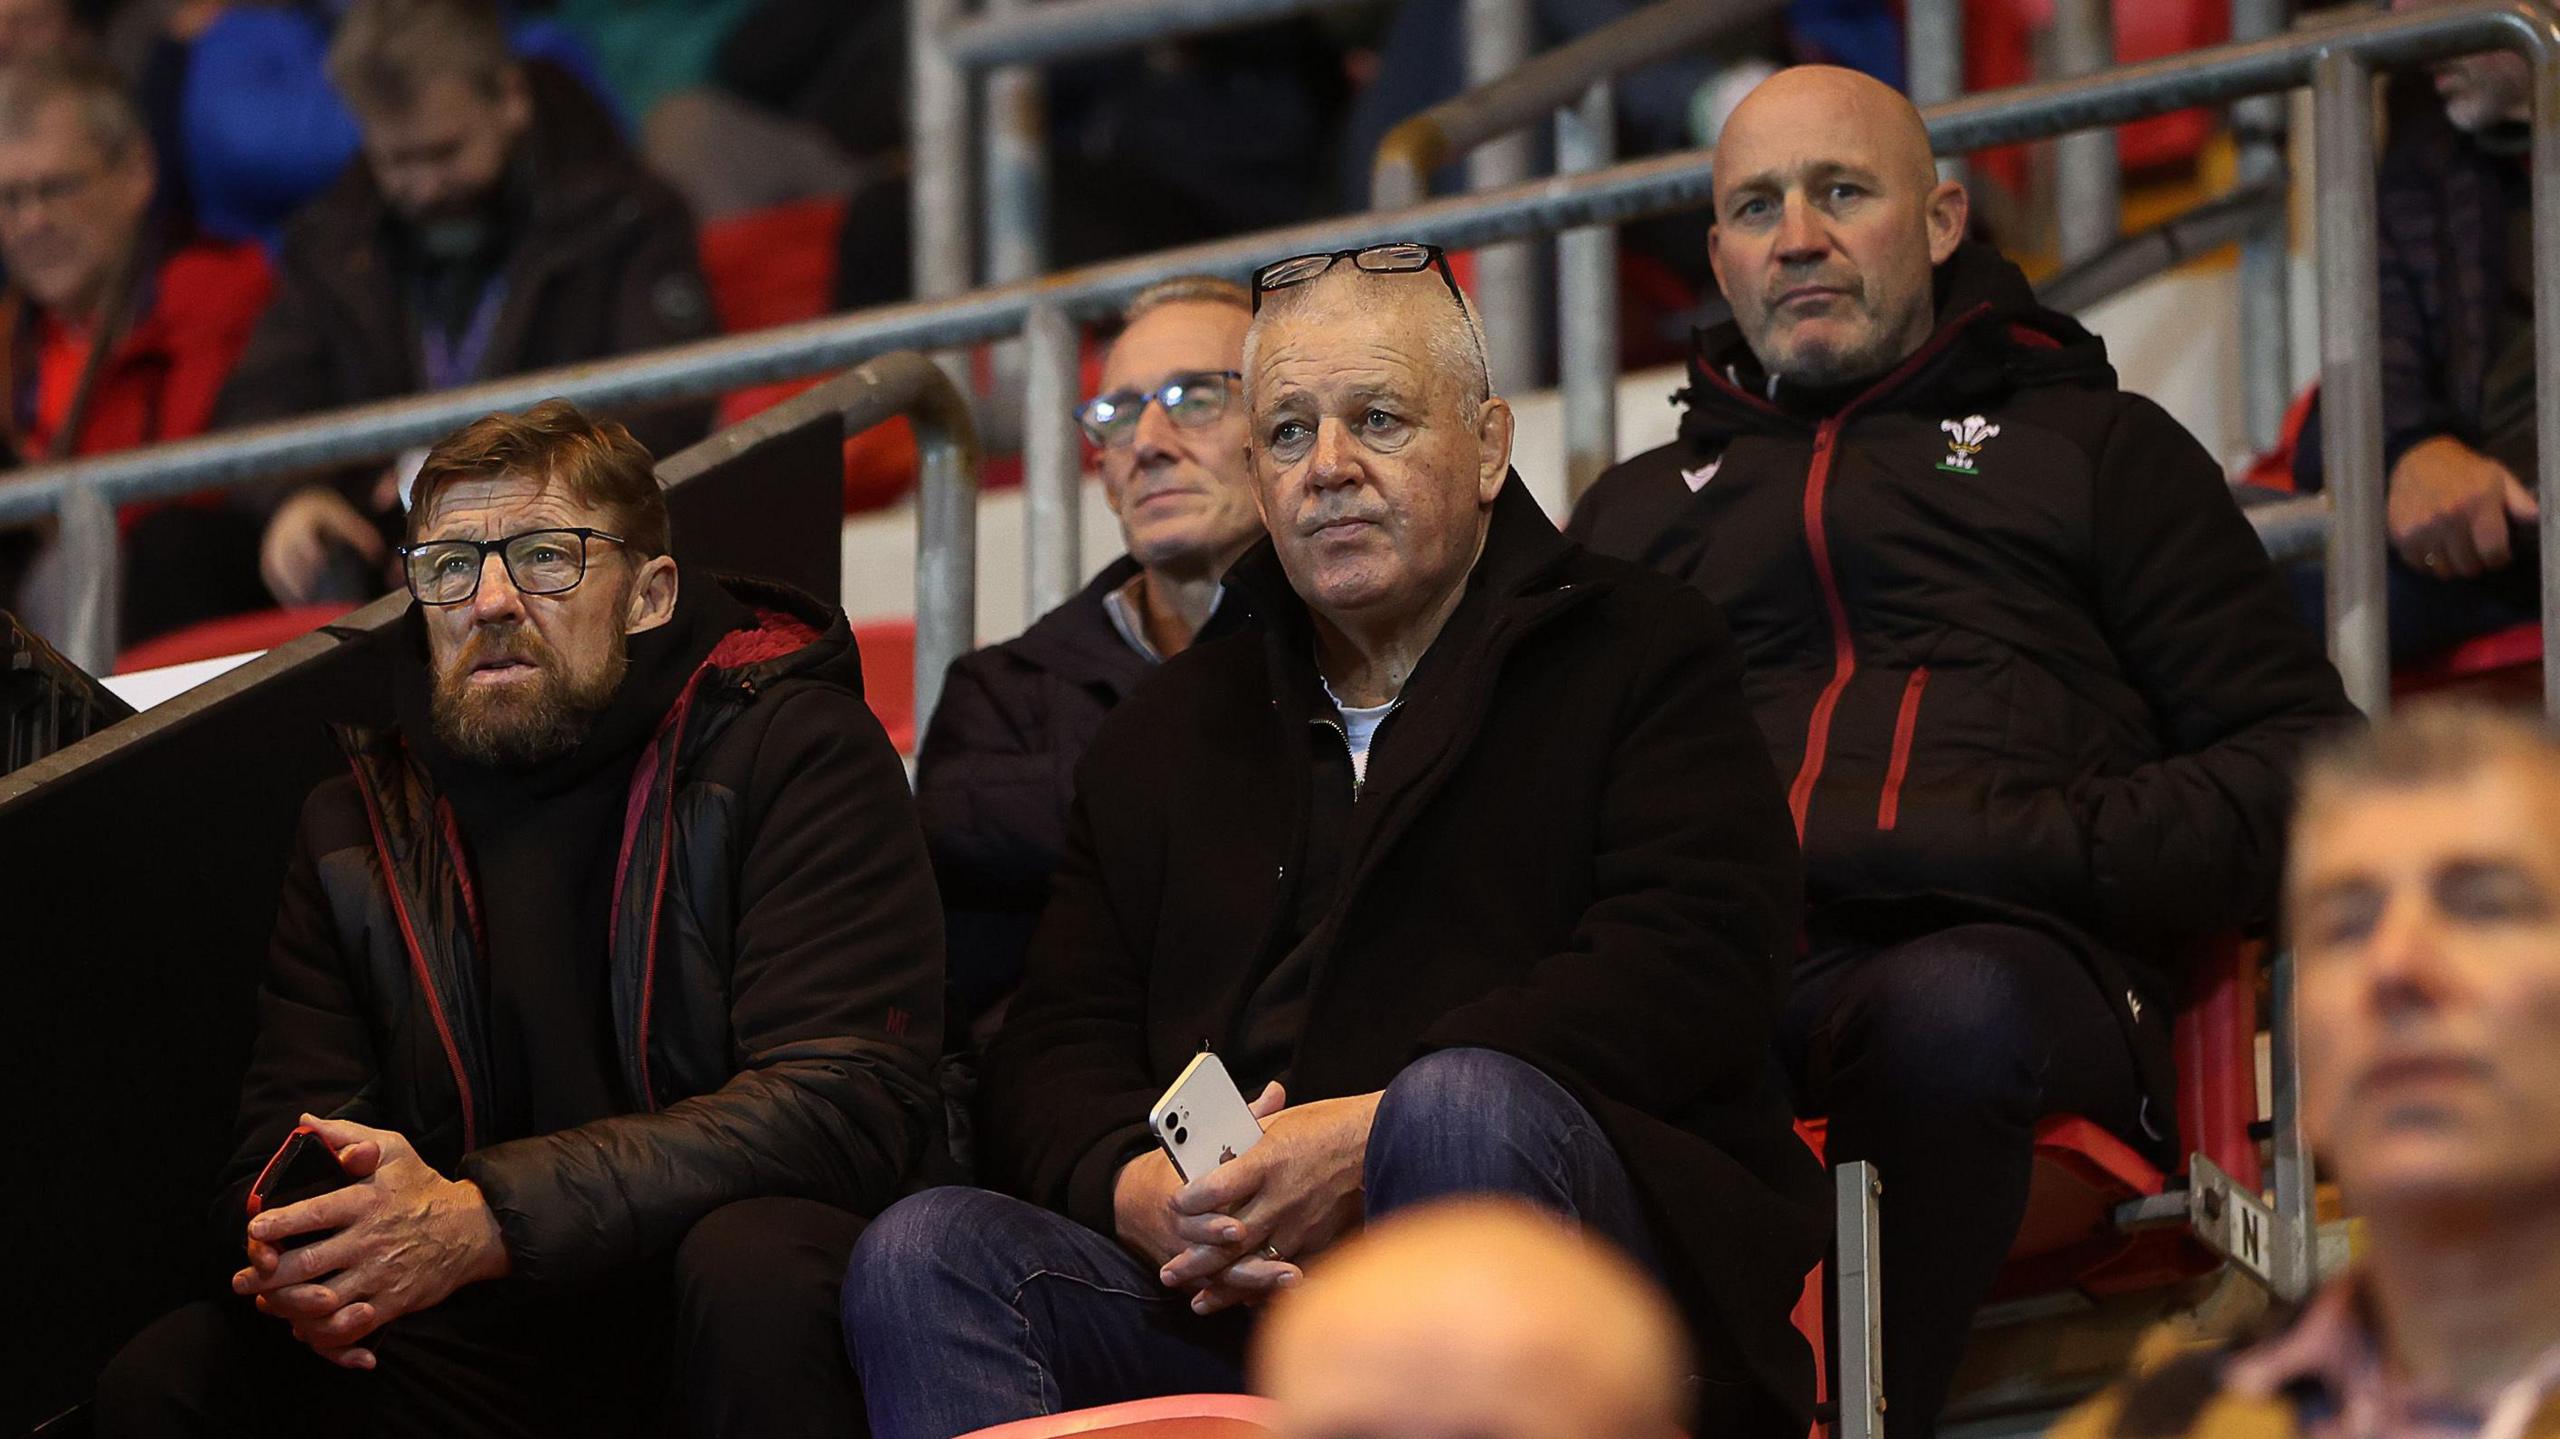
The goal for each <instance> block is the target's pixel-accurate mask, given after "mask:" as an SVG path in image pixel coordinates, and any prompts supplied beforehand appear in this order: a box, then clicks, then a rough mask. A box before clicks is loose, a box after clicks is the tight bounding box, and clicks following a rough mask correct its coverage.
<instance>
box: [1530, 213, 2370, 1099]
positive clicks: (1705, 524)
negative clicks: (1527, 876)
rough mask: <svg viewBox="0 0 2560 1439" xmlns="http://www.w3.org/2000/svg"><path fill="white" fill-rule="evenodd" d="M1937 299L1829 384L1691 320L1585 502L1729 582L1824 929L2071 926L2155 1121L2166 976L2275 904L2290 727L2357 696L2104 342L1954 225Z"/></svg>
mask: <svg viewBox="0 0 2560 1439" xmlns="http://www.w3.org/2000/svg"><path fill="white" fill-rule="evenodd" d="M1938 315H1939V325H1938V329H1937V332H1936V333H1935V334H1934V335H1933V336H1932V337H1931V338H1930V339H1929V340H1928V342H1927V343H1926V344H1924V345H1923V346H1922V347H1921V349H1920V350H1919V351H1918V352H1917V353H1915V354H1914V355H1912V356H1911V357H1910V359H1908V360H1907V361H1905V362H1904V363H1903V364H1902V365H1900V366H1898V367H1897V368H1896V369H1894V371H1893V372H1892V373H1890V374H1888V375H1886V376H1885V377H1884V378H1882V379H1880V380H1878V381H1876V382H1875V383H1874V384H1873V385H1872V386H1870V387H1868V388H1867V389H1866V390H1865V391H1864V392H1863V393H1859V394H1856V395H1854V396H1850V397H1847V398H1845V399H1839V400H1837V401H1836V402H1834V403H1832V404H1829V405H1823V406H1811V407H1801V408H1790V407H1786V406H1782V405H1780V404H1775V403H1772V402H1771V401H1769V400H1767V399H1764V398H1762V396H1763V395H1765V394H1767V393H1768V386H1767V381H1766V378H1765V374H1764V372H1763V371H1762V370H1761V369H1760V366H1759V363H1758V361H1757V360H1756V359H1755V358H1754V357H1753V355H1752V354H1751V351H1750V350H1749V348H1748V347H1747V346H1746V345H1745V344H1744V343H1743V341H1742V338H1741V335H1740V332H1739V331H1738V330H1736V329H1734V328H1733V327H1731V326H1727V327H1724V328H1722V329H1720V330H1718V331H1715V332H1713V333H1711V334H1709V335H1707V336H1705V337H1703V340H1702V346H1701V351H1700V355H1699V358H1698V360H1697V361H1696V362H1695V363H1693V366H1692V383H1691V385H1690V387H1689V389H1688V390H1687V391H1686V392H1685V395H1684V398H1685V399H1686V401H1687V404H1688V407H1689V408H1688V413H1687V415H1686V416H1685V417H1684V419H1683V421H1682V424H1681V429H1680V438H1679V439H1678V440H1677V441H1676V442H1674V443H1672V444H1670V445H1667V446H1665V447H1663V448H1661V449H1658V450H1654V451H1650V452H1648V453H1646V454H1643V455H1639V456H1637V457H1636V458H1634V459H1632V460H1629V461H1627V462H1626V463H1625V464H1623V465H1621V466H1619V467H1618V468H1617V469H1615V470H1613V471H1611V472H1610V473H1608V474H1607V475H1604V476H1603V477H1602V478H1601V480H1600V482H1599V484H1598V485H1597V486H1596V487H1595V488H1594V489H1593V490H1592V492H1591V494H1590V496H1589V497H1588V498H1587V499H1586V500H1585V502H1584V506H1583V509H1582V511H1581V512H1580V513H1578V514H1576V515H1575V517H1574V521H1573V530H1574V532H1575V533H1576V534H1578V535H1581V536H1584V537H1586V538H1587V539H1588V540H1589V542H1590V543H1592V544H1593V545H1594V547H1595V548H1598V549H1601V550H1604V551H1609V552H1613V553H1620V554H1625V555H1628V556H1631V557H1640V558H1642V559H1643V560H1645V561H1646V562H1647V563H1649V564H1652V565H1655V566H1657V567H1659V568H1661V569H1664V570H1666V571H1667V572H1669V573H1671V574H1675V575H1679V576H1682V577H1684V578H1687V579H1689V580H1691V581H1692V582H1693V583H1695V584H1696V585H1698V586H1699V587H1700V588H1701V589H1703V590H1705V591H1706V593H1707V594H1708V595H1709V596H1710V597H1711V598H1713V599H1714V600H1715V601H1716V603H1717V605H1718V606H1719V607H1720V608H1721V609H1722V610H1723V611H1724V615H1725V620H1726V622H1727V623H1728V624H1730V625H1731V626H1732V628H1733V634H1734V639H1735V641H1736V643H1738V644H1739V645H1740V646H1741V649H1742V654H1743V660H1744V663H1745V665H1746V666H1747V669H1748V677H1747V685H1748V688H1749V691H1750V695H1751V703H1752V707H1753V709H1754V710H1755V711H1756V712H1757V714H1758V716H1759V719H1760V727H1761V730H1762V732H1763V733H1765V734H1766V735H1767V737H1768V741H1769V748H1770V752H1771V754H1772V756H1773V757H1774V759H1775V760H1776V763H1777V769H1778V773H1779V775H1780V776H1781V777H1782V778H1783V779H1785V780H1786V781H1787V782H1788V785H1789V789H1788V801H1789V805H1790V808H1791V810H1792V811H1793V816H1794V820H1795V824H1796V828H1797V832H1798V834H1799V836H1800V838H1801V839H1802V841H1803V845H1804V854H1805V868H1806V889H1807V895H1808V898H1809V899H1810V901H1811V907H1812V916H1813V920H1814V924H1815V927H1816V929H1817V930H1822V929H1824V928H1826V926H1828V927H1831V928H1834V929H1835V930H1840V931H1847V932H1849V933H1851V934H1853V935H1855V936H1858V937H1864V938H1873V939H1876V940H1880V941H1882V940H1891V939H1895V938H1908V937H1910V936H1911V935H1913V934H1916V933H1923V932H1926V931H1927V930H1930V929H1934V928H1938V927H1942V926H1943V925H1945V924H1948V923H1954V922H1959V921H1960V919H1961V918H1963V917H1971V918H1981V917H1984V916H1985V915H1986V914H1996V915H2006V916H2026V917H2032V918H2034V919H2036V920H2038V921H2040V922H2043V923H2045V924H2046V925H2048V927H2052V928H2055V929H2058V930H2060V931H2062V932H2063V933H2065V935H2066V936H2067V937H2071V938H2075V939H2078V940H2080V941H2082V943H2081V946H2080V947H2082V948H2084V949H2085V950H2086V952H2087V958H2088V959H2089V961H2090V964H2091V967H2092V971H2093V974H2094V975H2095V976H2096V978H2097V979H2098V980H2099V982H2100V983H2101V984H2102V985H2103V986H2104V987H2105V990H2106V993H2107V994H2108V996H2109V997H2110V1000H2111V1001H2112V1003H2113V1004H2114V1006H2115V1008H2116V1010H2117V1013H2118V1017H2119V1019H2120V1020H2122V1021H2123V1022H2124V1023H2125V1025H2126V1026H2127V1027H2128V1037H2129V1039H2131V1040H2132V1041H2133V1043H2134V1048H2135V1052H2136V1054H2137V1056H2139V1057H2140V1059H2141V1060H2142V1062H2143V1064H2144V1067H2145V1073H2146V1079H2147V1081H2148V1084H2147V1088H2148V1090H2149V1092H2150V1094H2151V1095H2152V1097H2153V1099H2154V1102H2155V1115H2154V1125H2153V1127H2154V1129H2155V1130H2156V1131H2158V1134H2157V1135H2155V1137H2156V1138H2166V1137H2167V1131H2168V1130H2169V1128H2170V1127H2171V1126H2169V1125H2168V1124H2167V1123H2166V1115H2167V1113H2168V1112H2169V1111H2168V1110H2167V1109H2166V1108H2165V1107H2157V1106H2165V1104H2166V1101H2167V1100H2168V1098H2169V1096H2170V1094H2171V1093H2172V1092H2173V1088H2172V1085H2173V1081H2172V1079H2171V1076H2170V1073H2169V1069H2168V1043H2167V1037H2168V1026H2169V1021H2170V1018H2171V1016H2172V1014H2173V1011H2174V1008H2175V1003H2176V999H2177V997H2178V996H2177V993H2176V991H2175V988H2174V986H2173V985H2172V984H2171V983H2170V981H2171V979H2172V977H2173V976H2174V975H2175V974H2176V973H2178V971H2179V969H2180V967H2181V966H2182V965H2183V963H2184V962H2185V960H2186V959H2187V958H2188V957H2189V956H2190V955H2191V954H2192V953H2194V952H2195V948H2196V946H2197V945H2198V943H2199V942H2200V941H2201V940H2203V939H2204V938H2206V937H2208V936H2212V935H2216V934H2222V933H2227V932H2230V931H2233V930H2237V929H2246V928H2255V927H2258V926H2262V925H2264V924H2266V923H2267V922H2268V921H2269V919H2270V918H2271V916H2272V910H2273V905H2274V900H2275V895H2276V889H2277V883H2278V878H2279V871H2280V867H2281V866H2280V861H2279V852H2280V848H2281V844H2282V840H2283V836H2284V824H2285V817H2286V811H2287V807H2288V805H2289V802H2290V796H2291V779H2290V776H2291V773H2292V769H2293V765H2294V762H2295V760H2296V757H2297V756H2298V755H2299V754H2300V753H2301V750H2302V747H2303V745H2304V743H2305V741H2307V740H2309V739H2310V738H2311V737H2312V736H2314V735H2315V734H2317V733H2319V732H2320V731H2322V730H2324V729H2326V728H2328V727H2329V726H2331V725H2334V724H2337V723H2339V722H2341V721H2344V720H2347V719H2349V718H2351V717H2352V716H2353V715H2354V713H2355V711H2354V710H2353V709H2352V708H2351V707H2350V706H2349V705H2348V703H2347V700H2346V696H2345V694H2344V693H2343V692H2342V690H2341V689H2340V687H2339V684H2338V678H2337V675H2336V673H2335V672H2334V671H2333V670H2331V668H2330V667H2329V663H2328V661H2327V660H2326V659H2325V658H2324V657H2323V656H2322V654H2321V651H2320V647H2319V644H2318V641H2317V640H2316V639H2315V638H2314V637H2313V635H2312V634H2311V632H2310V631H2309V630H2308V629H2306V628H2305V627H2304V626H2303V624H2302V622H2301V621H2300V620H2299V619H2298V618H2296V616H2295V613H2294V610H2293V607H2292V605H2291V603H2290V602H2289V600H2288V597H2287V594H2286V591H2285V588H2284V585H2283V583H2282V581H2281V580H2280V579H2279V578H2278V577H2277V575H2276V572H2275V569H2274V567H2273V566H2272V565H2271V564H2270V563H2269V562H2268V560H2267V557H2266V553H2265V551H2264V550H2263V549H2262V548H2261V547H2260V545H2259V544H2258V540H2257V537H2256V535H2255V533H2254V532H2252V531H2251V529H2250V528H2249V525H2248V522H2247V521H2246V520H2245V519H2243V518H2242V517H2241V515H2240V512H2239V509H2238V507H2237V506H2236V505H2234V504H2233V503H2232V500H2231V497H2230V493H2229V491H2228V489H2227V487H2226V486H2225V484H2224V481H2223V477H2222V473H2221V470H2220V469H2219V467H2217V466H2216V465H2215V464H2214V462H2213V459H2212V457H2211V456H2209V455H2207V454H2206V453H2205V451H2204V449H2203V447H2201V446H2200V445H2198V444H2197V443H2196V442H2195V440H2194V438H2193V437H2191V436H2189V435H2188V434H2187V432H2186V431H2185V430H2184V429H2182V428H2180V426H2179V425H2178V424H2177V422H2176V421H2174V420H2172V419H2170V418H2169V416H2168V414H2167V413H2166V412H2164V411H2162V410H2161V409H2160V408H2159V407H2158V406H2157V405H2155V404H2153V403H2152V402H2151V401H2149V400H2146V399H2144V398H2142V397H2141V396H2139V395H2131V394H2126V393H2124V392H2123V391H2121V390H2119V389H2117V388H2116V384H2115V373H2114V371H2113V370H2112V369H2111V368H2110V367H2109V366H2108V365H2107V362H2106V351H2105V346H2104V345H2103V343H2102V342H2100V341H2099V340H2098V339H2097V338H2095V337H2094V336H2092V335H2090V334H2089V332H2088V331H2086V330H2084V329H2082V328H2081V327H2080V325H2079V324H2078V322H2076V321H2074V320H2071V319H2070V318H2068V317H2066V316H2063V315H2059V314H2055V313H2053V312H2052V311H2049V310H2045V309H2042V308H2041V307H2039V306H2037V305H2036V303H2035V300H2034V297H2033V295H2032V294H2031V293H2030V292H2029V290H2028V288H2027V284H2026V280H2025V278H2024V277H2023V276H2022V275H2020V274H2019V273H2018V271H2017V269H2016V267H2014V266H2012V265H2010V264H2009V263H2008V262H2007V261H2005V260H2003V259H2001V258H2000V257H1999V256H1998V255H1997V254H1996V253H1994V252H1992V251H1990V250H1988V249H1986V248H1982V247H1978V246H1972V245H1967V246H1965V247H1962V248H1960V249H1959V250H1958V251H1957V253H1956V254H1955V255H1954V256H1953V257H1951V258H1950V259H1949V260H1948V262H1947V263H1946V264H1945V265H1943V266H1941V267H1940V270H1939V275H1938ZM1967 446H1971V447H1972V448H1970V449H1968V448H1966V447H1967ZM2092 941H2093V942H2092Z"/></svg>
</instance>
